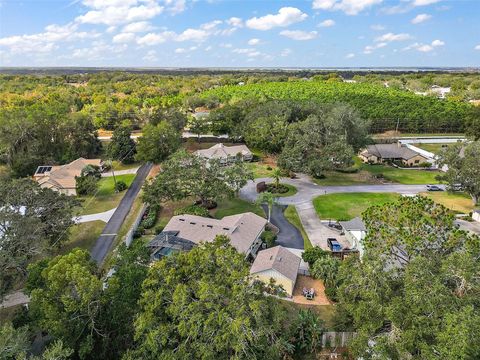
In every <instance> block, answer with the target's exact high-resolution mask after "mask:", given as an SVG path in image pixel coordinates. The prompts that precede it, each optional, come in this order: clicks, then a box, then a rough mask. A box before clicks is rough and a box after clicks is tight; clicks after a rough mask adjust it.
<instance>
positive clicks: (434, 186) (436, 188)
mask: <svg viewBox="0 0 480 360" xmlns="http://www.w3.org/2000/svg"><path fill="white" fill-rule="evenodd" d="M427 190H428V191H443V189H442V188H441V187H440V186H437V185H427Z"/></svg>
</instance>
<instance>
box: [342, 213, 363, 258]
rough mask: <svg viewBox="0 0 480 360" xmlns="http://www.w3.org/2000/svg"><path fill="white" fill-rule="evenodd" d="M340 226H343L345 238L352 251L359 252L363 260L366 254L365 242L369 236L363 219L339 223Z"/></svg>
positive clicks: (357, 218)
mask: <svg viewBox="0 0 480 360" xmlns="http://www.w3.org/2000/svg"><path fill="white" fill-rule="evenodd" d="M339 224H340V225H341V226H342V229H343V232H344V233H345V237H346V239H347V240H348V242H349V243H350V250H356V251H358V253H359V254H360V258H361V257H362V256H363V253H364V247H363V240H364V239H365V236H366V235H367V228H366V227H365V224H364V223H363V221H362V219H361V218H360V217H356V218H353V219H352V220H349V221H339Z"/></svg>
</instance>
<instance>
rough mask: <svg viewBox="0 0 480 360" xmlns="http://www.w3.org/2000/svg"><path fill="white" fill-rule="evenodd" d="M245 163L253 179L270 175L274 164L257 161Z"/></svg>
mask: <svg viewBox="0 0 480 360" xmlns="http://www.w3.org/2000/svg"><path fill="white" fill-rule="evenodd" d="M246 165H247V169H249V170H250V171H252V172H253V177H254V178H255V179H258V178H265V177H271V176H272V171H273V169H275V166H272V165H269V164H265V163H262V162H258V161H256V162H249V163H246Z"/></svg>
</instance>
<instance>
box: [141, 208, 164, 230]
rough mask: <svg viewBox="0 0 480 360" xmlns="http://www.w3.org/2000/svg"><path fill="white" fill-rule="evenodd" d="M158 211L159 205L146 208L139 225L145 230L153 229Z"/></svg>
mask: <svg viewBox="0 0 480 360" xmlns="http://www.w3.org/2000/svg"><path fill="white" fill-rule="evenodd" d="M159 211H160V206H159V205H150V206H149V207H148V208H147V211H145V214H144V215H143V220H142V222H141V224H140V225H141V226H142V227H143V228H145V229H151V228H152V227H154V226H155V223H156V222H157V215H158V212H159Z"/></svg>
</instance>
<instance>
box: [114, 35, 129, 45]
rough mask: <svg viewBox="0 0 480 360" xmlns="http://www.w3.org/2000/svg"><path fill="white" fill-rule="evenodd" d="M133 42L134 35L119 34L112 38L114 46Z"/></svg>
mask: <svg viewBox="0 0 480 360" xmlns="http://www.w3.org/2000/svg"><path fill="white" fill-rule="evenodd" d="M134 40H135V34H134V33H120V34H117V35H115V36H114V37H113V39H112V41H113V42H114V43H115V44H123V43H129V42H132V41H134Z"/></svg>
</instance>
